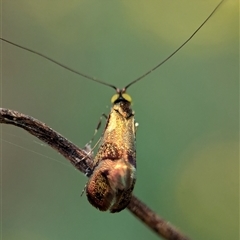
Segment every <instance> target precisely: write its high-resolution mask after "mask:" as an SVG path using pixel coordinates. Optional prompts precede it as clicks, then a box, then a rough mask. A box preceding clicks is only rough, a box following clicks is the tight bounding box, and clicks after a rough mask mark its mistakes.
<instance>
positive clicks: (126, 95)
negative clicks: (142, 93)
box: [122, 93, 132, 103]
mask: <svg viewBox="0 0 240 240" xmlns="http://www.w3.org/2000/svg"><path fill="white" fill-rule="evenodd" d="M122 97H123V98H124V99H125V100H127V101H128V102H130V103H131V102H132V98H131V97H130V95H128V94H127V93H123V94H122Z"/></svg>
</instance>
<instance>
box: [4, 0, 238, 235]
mask: <svg viewBox="0 0 240 240" xmlns="http://www.w3.org/2000/svg"><path fill="white" fill-rule="evenodd" d="M218 2H219V1H218V0H211V1H199V0H198V1H193V0H191V1H190V0H186V1H159V0H150V1H145V0H141V1H127V0H124V1H110V0H108V1H107V0H105V1H98V0H95V1H94V0H90V1H89V0H85V1H80V0H72V1H62V0H60V1H59V0H58V1H48V0H42V1H32V0H21V1H18V0H15V1H2V6H1V7H2V9H1V14H2V19H1V21H2V23H1V24H2V36H3V37H4V38H6V39H9V40H12V41H14V42H16V43H18V44H21V45H24V46H26V47H29V48H32V49H34V50H36V51H39V52H41V53H43V54H46V55H48V56H50V57H52V58H54V59H56V60H58V61H60V62H62V63H64V64H66V65H68V66H70V67H72V68H75V69H78V70H79V71H82V72H84V73H86V74H88V75H91V76H95V77H97V78H99V79H102V80H105V81H107V82H109V83H112V84H115V85H116V86H118V87H120V88H121V87H123V86H125V85H126V84H127V83H129V82H130V81H131V80H133V79H135V78H137V77H139V76H140V75H141V74H143V73H144V72H146V71H147V70H149V69H150V68H152V67H153V66H155V65H156V64H157V63H158V62H160V61H161V60H163V59H164V58H165V57H167V56H168V55H169V54H170V53H172V52H173V50H175V49H176V48H177V47H178V46H179V45H180V44H181V43H182V42H183V41H185V40H186V39H187V37H189V36H190V34H192V32H193V31H194V30H195V29H196V28H197V27H198V26H199V25H200V24H201V23H202V22H203V20H204V19H205V18H206V17H207V16H208V15H209V14H210V12H211V11H212V9H213V8H214V7H215V6H216V5H217V3H218ZM238 9H239V8H238V1H237V0H232V1H231V0H229V1H226V2H225V3H224V4H223V5H222V6H221V8H220V9H219V10H218V11H217V12H216V14H215V15H214V16H213V17H212V18H211V19H210V21H209V22H208V23H207V24H206V25H205V26H204V28H203V29H202V30H201V31H200V32H199V33H198V34H197V36H196V37H194V39H192V40H191V42H190V43H188V44H187V46H186V47H185V48H184V49H182V50H181V51H180V52H179V53H178V54H177V55H175V56H174V57H173V58H172V59H171V60H170V61H169V62H167V63H166V64H165V65H164V66H162V67H161V68H160V69H158V70H157V71H155V72H154V73H152V74H151V75H149V76H148V77H146V78H145V79H144V80H143V81H142V82H139V83H138V84H136V85H133V86H132V87H131V88H130V89H129V91H128V93H129V94H131V96H132V98H133V103H134V105H133V109H134V110H135V112H136V120H137V122H139V128H138V132H137V164H138V172H137V183H136V187H135V190H134V194H136V195H137V196H138V197H139V198H140V199H142V200H143V201H144V202H145V203H146V204H148V206H149V207H151V208H152V209H154V210H156V212H157V213H158V214H160V215H161V216H162V217H163V218H165V219H167V220H168V221H170V222H171V223H173V224H174V225H175V226H177V227H178V228H180V229H181V230H182V231H183V232H185V233H186V234H188V235H189V236H191V237H192V239H195V240H202V239H204V240H207V239H209V240H215V239H218V240H219V239H228V240H236V239H238V227H239V222H238V205H239V200H238V177H239V176H238V147H239V142H238V111H239V106H238V97H239V96H238V89H239V88H238V77H239V76H238V70H239V59H238V57H239V50H238V34H239V33H238V31H239V29H238ZM1 87H2V94H3V96H2V102H1V106H2V107H5V108H10V109H14V110H18V111H20V112H23V113H25V114H28V115H31V116H33V117H35V118H37V119H39V120H41V121H43V122H45V123H47V124H48V125H49V126H51V127H52V128H53V129H55V130H57V131H58V132H60V133H61V134H63V135H64V136H66V137H67V138H69V139H70V140H71V141H73V142H74V143H75V144H77V145H79V146H81V147H83V146H84V145H85V143H86V142H88V141H89V140H90V138H91V137H92V134H93V132H94V129H95V127H96V125H97V122H98V119H99V117H100V115H101V113H102V112H105V113H108V112H109V107H110V99H111V96H112V95H113V94H114V92H113V91H112V90H111V89H110V88H107V87H105V86H101V85H98V84H97V83H94V82H91V81H88V80H86V79H84V78H81V77H78V76H76V75H74V74H72V73H70V72H68V71H67V70H65V69H62V68H59V67H58V66H56V65H54V64H52V63H50V62H48V61H46V60H44V59H42V58H40V57H38V56H36V55H33V54H30V53H28V52H26V51H24V50H21V49H18V48H16V47H13V46H10V45H8V44H6V43H2V83H1ZM102 129H103V128H102ZM102 129H101V131H102ZM2 139H3V142H2V157H3V159H2V174H3V176H2V187H3V188H2V201H3V202H2V207H3V208H2V221H3V222H2V230H1V231H2V237H3V239H4V240H12V239H24V240H28V239H36V240H45V239H58V240H62V239H115V240H117V239H126V240H127V239H140V240H141V239H158V238H157V236H156V235H155V234H154V233H153V232H151V231H150V230H149V229H148V228H146V227H145V226H144V225H143V224H142V223H141V222H139V221H138V220H137V219H135V217H133V216H132V215H131V214H130V213H129V211H127V210H126V211H123V212H121V213H119V214H110V213H102V212H99V211H98V210H96V209H94V208H93V207H92V206H91V205H90V204H89V203H88V201H87V199H86V197H85V195H84V196H83V197H80V194H81V191H82V189H83V187H84V185H85V183H86V180H87V179H86V178H85V177H84V176H83V175H82V174H81V173H80V172H78V171H77V170H75V169H74V168H73V167H72V166H71V165H70V164H69V163H68V162H67V161H66V160H65V159H64V158H63V157H61V156H60V155H59V154H58V153H56V152H55V151H53V150H52V149H50V148H49V147H47V146H45V145H43V144H41V142H40V141H38V140H37V139H35V138H34V137H32V136H30V135H29V134H28V133H26V132H24V131H23V130H21V129H17V128H16V127H11V126H3V128H2Z"/></svg>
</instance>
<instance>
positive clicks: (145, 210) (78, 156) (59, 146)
mask: <svg viewBox="0 0 240 240" xmlns="http://www.w3.org/2000/svg"><path fill="white" fill-rule="evenodd" d="M0 123H3V124H11V125H14V126H17V127H20V128H23V129H24V130H26V131H28V132H29V133H30V134H32V135H34V136H35V137H37V138H38V139H40V140H42V141H43V142H45V143H47V144H48V145H49V146H51V147H52V148H53V149H55V150H56V151H57V152H59V153H60V154H62V155H63V156H64V157H65V158H66V159H67V160H69V161H70V162H71V164H73V165H74V166H75V167H76V168H77V169H78V170H79V171H81V172H82V173H84V174H86V172H87V169H88V168H89V167H90V166H91V164H92V162H93V159H92V158H91V156H88V155H87V153H86V151H84V150H82V149H80V148H79V147H77V146H76V145H74V144H73V143H71V142H70V141H69V140H67V139H66V138H65V137H63V136H62V135H61V134H59V133H57V132H55V131H54V130H53V129H51V128H50V127H48V126H47V125H46V124H45V123H42V122H40V121H39V120H37V119H34V118H33V117H30V116H28V115H24V114H22V113H20V112H17V111H13V110H10V109H5V108H0ZM127 208H128V210H129V211H130V212H131V213H132V214H133V215H135V216H136V217H137V218H138V219H140V220H141V221H142V222H144V223H145V224H146V225H147V226H148V227H149V228H150V229H152V230H153V231H154V232H155V233H156V234H157V235H158V236H159V237H163V238H165V239H167V240H190V239H189V238H188V237H186V236H184V235H183V234H182V233H180V232H179V230H177V229H176V228H175V227H174V226H172V225H171V224H170V223H168V222H167V221H165V220H163V219H162V218H160V217H159V216H158V215H157V214H156V213H155V212H154V211H153V210H151V209H150V208H149V207H147V206H146V205H145V204H144V203H143V202H141V201H140V200H139V199H138V198H137V197H135V196H132V199H131V202H130V204H129V205H128V207H127Z"/></svg>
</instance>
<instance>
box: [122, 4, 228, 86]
mask: <svg viewBox="0 0 240 240" xmlns="http://www.w3.org/2000/svg"><path fill="white" fill-rule="evenodd" d="M223 2H224V0H222V1H221V2H220V3H219V4H218V5H217V6H216V7H215V8H214V9H213V11H212V12H211V14H210V15H209V16H208V17H207V18H206V19H205V21H204V22H203V23H202V24H201V25H200V26H199V27H198V28H197V29H196V30H195V31H194V32H193V33H192V35H191V36H190V37H189V38H188V39H187V40H186V41H185V42H184V43H183V44H182V45H180V46H179V47H178V48H177V49H176V50H175V51H174V52H172V53H171V54H170V55H169V56H168V57H167V58H165V59H164V60H163V61H162V62H160V63H159V64H158V65H157V66H155V67H154V68H152V69H150V70H149V71H147V72H146V73H144V74H143V75H141V76H140V77H138V78H137V79H135V80H133V81H132V82H130V83H129V84H128V85H127V86H126V87H125V88H124V89H125V90H127V88H129V87H130V86H131V85H133V84H134V83H136V82H138V81H140V80H141V79H143V78H144V77H146V76H147V75H149V74H150V73H152V72H153V71H155V70H156V69H157V68H159V67H160V66H161V65H163V64H164V63H165V62H167V61H168V60H169V59H170V58H171V57H172V56H173V55H175V54H176V53H177V52H178V51H179V50H180V49H181V48H183V47H184V46H185V45H186V44H187V43H188V42H189V41H190V40H191V39H192V38H193V37H194V35H195V34H196V33H197V32H198V31H199V30H200V29H201V28H202V27H203V25H205V23H206V22H207V21H208V20H209V19H210V18H211V17H212V15H213V14H214V13H215V12H216V10H217V9H218V8H219V6H220V5H221V4H222V3H223Z"/></svg>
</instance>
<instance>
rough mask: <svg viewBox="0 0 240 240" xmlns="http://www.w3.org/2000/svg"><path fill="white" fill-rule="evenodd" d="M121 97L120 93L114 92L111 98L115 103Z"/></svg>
mask: <svg viewBox="0 0 240 240" xmlns="http://www.w3.org/2000/svg"><path fill="white" fill-rule="evenodd" d="M118 98H119V94H118V93H117V94H114V95H113V96H112V98H111V103H114V102H115V101H116V100H117V99H118Z"/></svg>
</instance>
